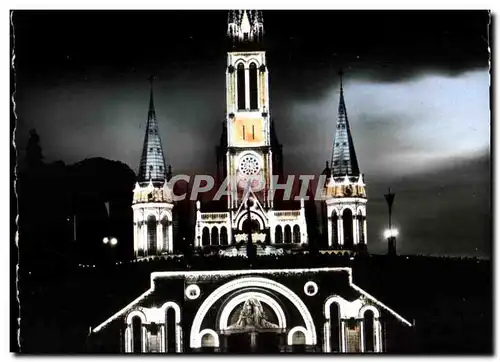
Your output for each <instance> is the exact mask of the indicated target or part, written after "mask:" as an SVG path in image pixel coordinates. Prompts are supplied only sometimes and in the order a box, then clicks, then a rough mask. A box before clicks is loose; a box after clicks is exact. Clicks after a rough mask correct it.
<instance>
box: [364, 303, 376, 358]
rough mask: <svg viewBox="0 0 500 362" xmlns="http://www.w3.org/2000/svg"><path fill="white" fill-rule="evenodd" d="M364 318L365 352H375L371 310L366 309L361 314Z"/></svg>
mask: <svg viewBox="0 0 500 362" xmlns="http://www.w3.org/2000/svg"><path fill="white" fill-rule="evenodd" d="M363 319H364V331H363V332H364V335H363V338H364V341H365V352H375V328H374V315H373V311H371V310H367V311H366V312H365V314H364V316H363Z"/></svg>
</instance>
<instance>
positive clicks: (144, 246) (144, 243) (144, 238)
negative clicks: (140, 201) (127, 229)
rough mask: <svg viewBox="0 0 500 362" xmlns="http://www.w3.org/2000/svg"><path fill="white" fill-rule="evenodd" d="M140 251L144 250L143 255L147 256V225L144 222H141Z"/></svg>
mask: <svg viewBox="0 0 500 362" xmlns="http://www.w3.org/2000/svg"><path fill="white" fill-rule="evenodd" d="M142 229H143V230H142V243H141V244H142V250H144V255H143V256H146V255H148V224H147V222H146V221H143V224H142Z"/></svg>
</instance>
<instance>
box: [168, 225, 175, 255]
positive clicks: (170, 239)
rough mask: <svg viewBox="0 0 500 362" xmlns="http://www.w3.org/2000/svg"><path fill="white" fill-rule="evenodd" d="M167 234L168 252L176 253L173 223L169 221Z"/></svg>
mask: <svg viewBox="0 0 500 362" xmlns="http://www.w3.org/2000/svg"><path fill="white" fill-rule="evenodd" d="M167 232H168V250H167V251H168V252H169V253H173V252H174V227H173V225H172V221H168V224H167Z"/></svg>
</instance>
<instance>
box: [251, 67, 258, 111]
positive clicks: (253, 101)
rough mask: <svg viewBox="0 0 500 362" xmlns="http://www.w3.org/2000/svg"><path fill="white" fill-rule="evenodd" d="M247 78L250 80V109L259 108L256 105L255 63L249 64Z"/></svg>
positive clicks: (256, 79)
mask: <svg viewBox="0 0 500 362" xmlns="http://www.w3.org/2000/svg"><path fill="white" fill-rule="evenodd" d="M249 80H250V84H249V85H250V109H252V110H256V109H258V108H259V105H258V101H257V99H258V85H257V81H258V75H257V66H256V65H255V63H251V64H250V74H249Z"/></svg>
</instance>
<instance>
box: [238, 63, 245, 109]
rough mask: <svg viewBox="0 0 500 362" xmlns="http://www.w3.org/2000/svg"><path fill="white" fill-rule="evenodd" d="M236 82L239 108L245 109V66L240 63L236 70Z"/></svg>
mask: <svg viewBox="0 0 500 362" xmlns="http://www.w3.org/2000/svg"><path fill="white" fill-rule="evenodd" d="M236 82H237V83H238V95H237V97H238V109H239V110H241V109H245V67H243V64H241V63H240V64H238V68H237V71H236Z"/></svg>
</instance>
